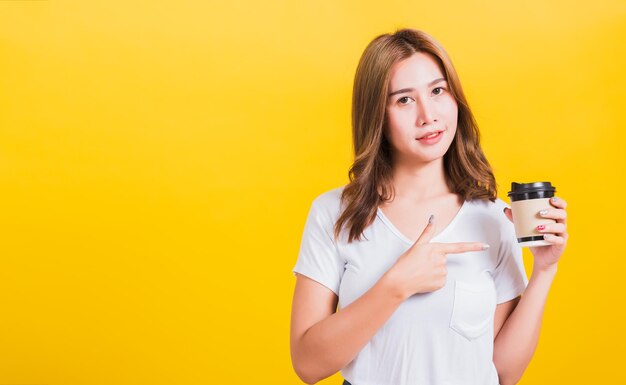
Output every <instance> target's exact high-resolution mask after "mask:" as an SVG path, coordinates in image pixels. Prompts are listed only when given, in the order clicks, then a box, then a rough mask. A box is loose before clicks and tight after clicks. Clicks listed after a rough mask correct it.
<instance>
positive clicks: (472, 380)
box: [293, 187, 528, 385]
mask: <svg viewBox="0 0 626 385" xmlns="http://www.w3.org/2000/svg"><path fill="white" fill-rule="evenodd" d="M342 190H343V187H340V188H336V189H334V190H331V191H328V192H326V193H324V194H322V195H320V196H319V197H317V198H316V199H315V200H314V201H313V204H312V205H311V209H310V211H309V215H308V218H307V221H306V225H305V228H304V234H303V236H302V243H301V246H300V253H299V255H298V260H297V262H296V265H295V267H294V269H293V272H294V274H295V273H296V272H297V273H300V274H303V275H305V276H307V277H309V278H311V279H313V280H315V281H317V282H319V283H321V284H322V285H324V286H326V287H328V288H329V289H330V290H332V291H333V292H334V293H335V294H337V295H338V297H339V304H338V308H339V311H341V309H342V308H344V307H346V306H348V305H349V304H350V303H352V302H353V301H355V300H356V299H358V298H359V297H360V296H361V295H363V294H364V293H365V292H367V291H368V290H369V289H370V288H371V287H372V286H373V285H374V284H375V283H376V282H377V281H378V279H380V277H381V276H382V275H383V274H384V273H385V272H386V271H387V270H388V269H389V268H391V267H392V265H393V264H394V263H395V262H396V260H397V259H398V257H399V256H400V255H402V254H403V253H404V252H405V251H407V250H408V248H409V247H410V246H411V245H412V244H413V242H412V241H411V240H409V239H407V238H406V237H405V236H404V235H402V234H401V233H400V232H399V231H398V229H396V228H395V227H394V225H393V224H392V223H391V222H390V221H389V220H388V219H387V218H386V217H385V215H384V214H383V212H382V211H381V210H380V209H379V210H378V214H377V216H376V219H375V220H374V222H373V223H372V224H371V225H370V226H368V227H367V228H366V229H365V231H364V233H363V235H364V238H362V240H361V241H353V242H352V243H347V234H346V233H347V232H346V231H344V232H342V234H341V237H340V238H339V240H338V241H337V242H335V241H334V237H333V234H334V233H333V230H334V225H335V222H336V220H337V218H338V217H339V214H340V197H341V192H342ZM505 206H506V204H505V203H504V202H503V201H502V200H501V199H499V198H498V199H497V200H496V202H491V201H487V200H486V201H482V200H472V201H465V202H464V204H463V205H462V207H461V209H460V210H459V212H458V214H457V215H456V216H455V217H454V219H453V220H452V222H451V223H450V224H449V225H448V226H447V227H446V228H445V229H443V231H441V232H440V233H439V234H437V235H436V236H435V237H434V238H433V239H432V240H431V242H446V243H448V242H485V243H488V244H489V245H490V246H491V247H490V248H489V249H487V250H485V251H475V252H467V253H461V254H448V259H447V269H448V277H447V283H446V285H445V286H444V287H443V288H441V289H439V290H436V291H434V292H430V293H421V294H415V295H413V296H411V297H410V298H408V299H407V300H406V301H404V302H403V303H402V304H401V305H400V306H399V307H398V308H397V309H396V311H395V312H394V313H393V315H392V316H391V317H390V318H389V319H388V320H387V322H386V323H385V324H384V325H383V326H382V327H381V328H380V329H379V330H378V331H377V333H376V334H375V335H374V336H373V337H372V339H371V340H370V341H369V342H368V343H367V345H365V347H364V348H363V349H362V350H361V351H360V352H359V353H358V354H357V356H356V357H355V358H354V360H352V361H351V362H350V363H349V364H348V365H347V366H346V367H345V368H343V369H342V370H341V374H342V376H343V377H344V378H345V379H346V380H348V381H349V382H350V383H351V384H352V385H498V375H497V372H496V369H495V366H494V364H493V322H494V312H495V309H496V304H499V303H502V302H506V301H508V300H511V299H513V298H515V297H517V296H519V295H520V294H521V293H522V292H523V291H524V289H525V287H526V285H527V284H528V279H527V277H526V273H525V271H524V263H523V260H522V249H521V247H520V246H519V245H518V244H517V240H516V237H515V230H514V227H513V224H512V223H511V222H510V221H509V220H508V219H507V218H506V216H505V215H504V213H503V212H502V210H503V208H504V207H505ZM438 230H439V229H438ZM373 311H375V309H373Z"/></svg>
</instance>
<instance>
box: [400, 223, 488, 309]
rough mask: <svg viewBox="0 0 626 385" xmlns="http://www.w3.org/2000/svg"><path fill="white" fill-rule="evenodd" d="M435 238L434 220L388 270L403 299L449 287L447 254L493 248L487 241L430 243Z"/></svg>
mask: <svg viewBox="0 0 626 385" xmlns="http://www.w3.org/2000/svg"><path fill="white" fill-rule="evenodd" d="M431 218H432V217H431ZM434 235H435V224H434V222H433V221H432V219H431V221H429V223H428V224H427V225H426V227H425V228H424V230H423V231H422V234H421V235H420V236H419V237H418V239H417V241H415V243H414V244H413V245H412V246H411V248H410V249H408V250H407V251H406V252H405V253H404V254H402V255H401V256H400V257H399V258H398V260H397V261H396V263H395V264H394V265H393V266H392V267H391V269H389V271H388V274H389V275H390V277H389V278H390V281H391V282H393V284H394V286H395V287H396V289H397V290H398V291H397V293H398V294H399V295H400V296H402V298H403V299H406V298H408V297H410V296H412V295H413V294H417V293H428V292H431V291H435V290H439V289H441V288H442V287H444V286H445V284H446V280H447V276H448V269H447V268H446V261H447V254H459V253H466V252H469V251H483V250H486V249H488V248H489V245H487V244H486V243H483V242H457V243H429V242H430V240H431V239H432V238H433V236H434Z"/></svg>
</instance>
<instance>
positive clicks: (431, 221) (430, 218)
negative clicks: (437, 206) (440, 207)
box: [428, 214, 435, 225]
mask: <svg viewBox="0 0 626 385" xmlns="http://www.w3.org/2000/svg"><path fill="white" fill-rule="evenodd" d="M434 219H435V215H434V214H430V217H429V218H428V224H429V225H430V224H432V223H433V220H434Z"/></svg>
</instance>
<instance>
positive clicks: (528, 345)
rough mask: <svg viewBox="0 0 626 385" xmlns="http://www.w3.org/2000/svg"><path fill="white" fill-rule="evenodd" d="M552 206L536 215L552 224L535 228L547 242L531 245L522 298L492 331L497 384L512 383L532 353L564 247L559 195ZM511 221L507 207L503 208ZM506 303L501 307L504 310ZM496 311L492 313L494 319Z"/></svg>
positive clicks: (562, 208)
mask: <svg viewBox="0 0 626 385" xmlns="http://www.w3.org/2000/svg"><path fill="white" fill-rule="evenodd" d="M550 204H551V205H552V206H554V208H553V209H548V210H542V211H541V212H540V213H539V215H541V216H542V217H544V218H551V219H554V220H555V221H556V222H555V223H553V224H548V225H545V227H544V228H541V229H539V228H538V229H537V230H538V231H540V232H542V233H544V238H545V240H546V241H548V242H549V243H550V245H549V246H538V247H531V248H530V252H531V253H532V254H533V256H534V265H533V273H532V275H531V277H530V281H529V282H528V286H527V287H526V290H524V293H523V294H522V298H521V299H520V300H519V303H518V304H517V306H515V309H514V310H513V311H512V313H511V314H510V315H509V316H508V318H506V321H504V325H503V326H502V328H501V329H500V330H499V332H498V333H497V335H496V339H495V342H494V349H493V362H494V365H495V366H496V369H497V371H498V376H499V378H500V384H501V385H509V384H516V383H517V382H518V381H519V380H520V378H522V374H524V371H525V370H526V367H527V366H528V364H529V363H530V360H531V358H532V356H533V354H534V353H535V349H536V348H537V343H538V341H539V331H540V329H541V320H542V318H543V309H544V307H545V304H546V300H547V298H548V292H549V291H550V287H551V286H552V281H553V280H554V276H555V275H556V270H557V263H558V261H559V260H560V258H561V255H562V254H563V252H564V251H565V246H566V244H567V239H568V237H569V235H568V233H567V225H566V220H567V213H566V211H565V208H566V207H567V203H566V202H565V201H564V200H563V199H560V198H556V197H553V198H551V199H550ZM504 213H505V215H506V216H507V218H509V220H510V221H513V217H512V212H511V209H509V208H506V209H505V210H504ZM505 309H506V306H505V307H503V309H502V311H503V312H505V311H506V310H505ZM497 319H498V315H496V322H498V321H497Z"/></svg>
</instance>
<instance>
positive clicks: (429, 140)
mask: <svg viewBox="0 0 626 385" xmlns="http://www.w3.org/2000/svg"><path fill="white" fill-rule="evenodd" d="M443 133H444V131H439V132H438V133H437V135H435V136H433V137H430V138H420V139H417V140H419V142H420V143H424V144H435V143H437V142H439V140H440V139H441V137H442V136H443Z"/></svg>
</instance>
